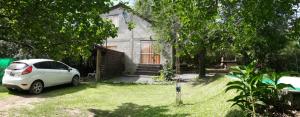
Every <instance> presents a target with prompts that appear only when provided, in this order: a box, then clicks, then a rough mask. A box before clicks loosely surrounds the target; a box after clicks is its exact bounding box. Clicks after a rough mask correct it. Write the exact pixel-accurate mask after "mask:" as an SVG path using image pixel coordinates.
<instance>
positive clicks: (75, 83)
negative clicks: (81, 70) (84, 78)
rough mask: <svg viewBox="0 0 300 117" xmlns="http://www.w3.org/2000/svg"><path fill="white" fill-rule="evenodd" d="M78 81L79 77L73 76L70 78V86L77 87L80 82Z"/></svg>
mask: <svg viewBox="0 0 300 117" xmlns="http://www.w3.org/2000/svg"><path fill="white" fill-rule="evenodd" d="M79 80H80V79H79V76H74V77H73V78H72V85H73V86H78V85H79V84H80V81H79Z"/></svg>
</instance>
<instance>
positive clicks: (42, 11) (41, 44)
mask: <svg viewBox="0 0 300 117" xmlns="http://www.w3.org/2000/svg"><path fill="white" fill-rule="evenodd" d="M110 4H111V2H110V0H84V1H82V0H80V1H74V0H17V1H14V0H13V1H12V0H1V1H0V40H2V41H5V42H10V43H14V44H17V45H20V46H21V48H23V49H24V50H27V51H28V52H30V54H32V55H33V56H35V57H41V56H48V57H51V58H57V59H60V58H63V57H65V56H78V55H81V56H87V55H88V53H89V49H90V48H91V46H92V45H93V44H95V43H103V40H105V39H106V38H108V37H114V36H116V28H115V27H114V25H113V24H112V23H111V22H110V21H109V20H106V19H103V18H101V17H100V15H101V14H102V13H105V12H107V11H108V10H109V6H110Z"/></svg>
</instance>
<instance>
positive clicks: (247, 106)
mask: <svg viewBox="0 0 300 117" xmlns="http://www.w3.org/2000/svg"><path fill="white" fill-rule="evenodd" d="M231 74H232V75H234V76H237V77H239V79H240V80H236V81H232V82H229V83H228V84H227V88H226V92H227V91H229V90H236V91H237V93H238V95H237V96H235V97H234V98H233V99H230V100H228V101H232V102H233V105H232V106H234V105H238V106H239V107H241V109H242V110H244V111H246V112H247V113H249V114H250V115H252V116H254V117H255V116H256V115H259V114H262V115H268V114H270V113H274V111H276V112H279V111H280V112H284V111H283V110H282V109H284V108H282V107H283V106H284V99H283V98H282V96H281V93H280V92H281V91H282V89H284V88H287V87H292V86H291V85H288V84H283V83H278V80H279V78H280V76H281V75H280V74H277V73H275V72H270V73H269V72H267V71H265V70H259V69H257V68H256V62H252V63H251V64H249V65H248V66H241V67H234V68H232V73H231ZM266 77H267V78H269V80H270V82H269V83H266V82H263V80H265V78H266ZM258 110H262V111H258ZM265 111H267V113H264V112H265Z"/></svg>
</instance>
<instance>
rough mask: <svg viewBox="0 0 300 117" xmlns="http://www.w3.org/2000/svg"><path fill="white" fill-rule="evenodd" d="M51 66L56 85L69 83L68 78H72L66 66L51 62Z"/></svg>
mask: <svg viewBox="0 0 300 117" xmlns="http://www.w3.org/2000/svg"><path fill="white" fill-rule="evenodd" d="M51 64H52V68H53V70H54V72H55V73H56V77H55V78H54V79H55V83H56V84H64V83H68V82H70V77H72V76H71V72H70V71H69V67H68V66H66V65H64V64H62V63H60V62H57V61H53V62H52V63H51Z"/></svg>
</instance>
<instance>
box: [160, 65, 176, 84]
mask: <svg viewBox="0 0 300 117" xmlns="http://www.w3.org/2000/svg"><path fill="white" fill-rule="evenodd" d="M174 76H175V70H174V69H173V67H172V65H171V64H170V63H168V62H167V63H166V64H165V65H164V66H163V69H162V70H160V77H161V78H164V79H165V80H167V81H170V80H172V78H173V77H174Z"/></svg>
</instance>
